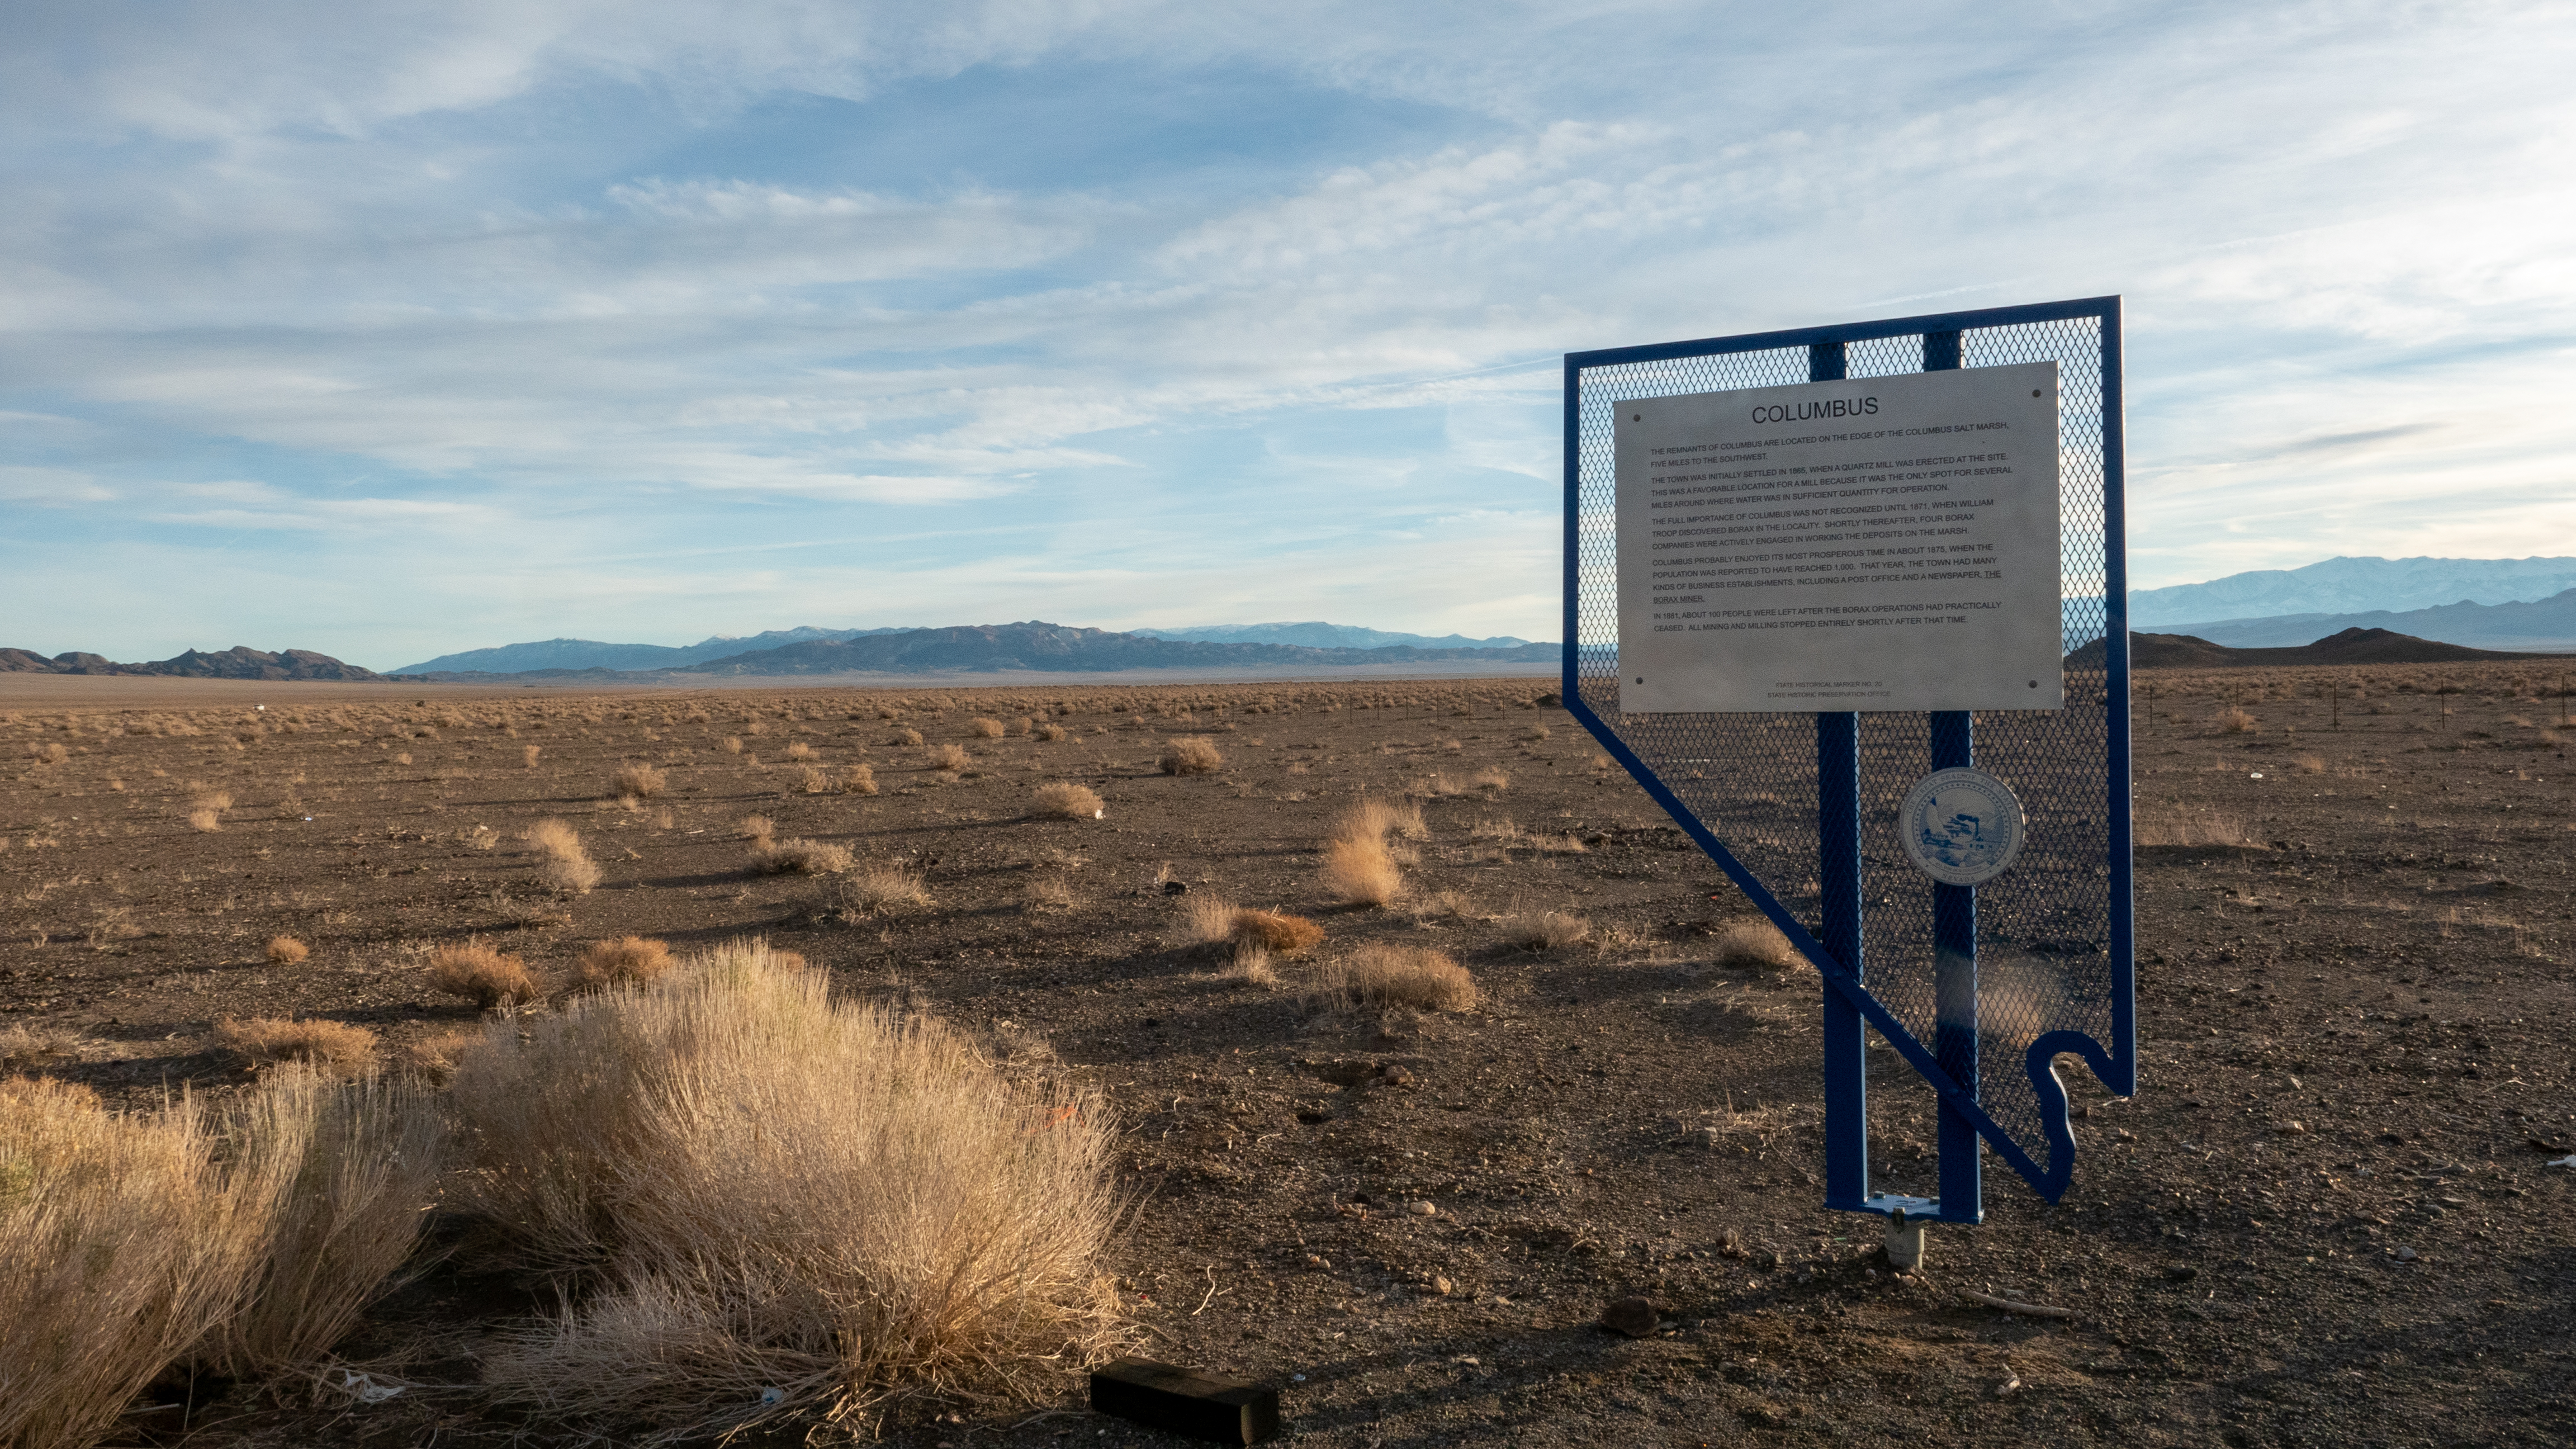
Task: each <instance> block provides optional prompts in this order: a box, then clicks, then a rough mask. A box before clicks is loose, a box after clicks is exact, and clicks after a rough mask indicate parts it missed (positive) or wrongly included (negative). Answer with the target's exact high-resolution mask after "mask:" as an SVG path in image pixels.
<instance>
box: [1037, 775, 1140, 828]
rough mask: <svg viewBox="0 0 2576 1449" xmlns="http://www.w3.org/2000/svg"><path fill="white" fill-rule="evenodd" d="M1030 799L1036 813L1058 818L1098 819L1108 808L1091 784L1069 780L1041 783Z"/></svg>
mask: <svg viewBox="0 0 2576 1449" xmlns="http://www.w3.org/2000/svg"><path fill="white" fill-rule="evenodd" d="M1029 801H1030V804H1031V805H1032V806H1033V807H1034V812H1035V813H1036V814H1039V815H1044V816H1048V817H1050V818H1053V819H1056V820H1097V819H1099V818H1100V817H1101V815H1102V814H1103V813H1104V812H1105V811H1106V809H1107V807H1106V806H1104V805H1102V804H1101V802H1100V796H1099V794H1098V793H1097V792H1095V791H1093V790H1092V788H1091V787H1090V786H1088V785H1076V784H1074V783H1072V782H1071V781H1068V780H1054V781H1050V782H1048V783H1047V784H1044V785H1040V786H1039V787H1037V789H1036V790H1034V791H1032V792H1031V793H1030V795H1029ZM1122 818H1123V817H1122Z"/></svg>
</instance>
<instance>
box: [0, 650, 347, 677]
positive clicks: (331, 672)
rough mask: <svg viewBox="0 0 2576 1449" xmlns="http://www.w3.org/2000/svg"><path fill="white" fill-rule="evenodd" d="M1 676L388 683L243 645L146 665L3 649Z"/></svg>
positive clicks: (298, 654)
mask: <svg viewBox="0 0 2576 1449" xmlns="http://www.w3.org/2000/svg"><path fill="white" fill-rule="evenodd" d="M0 674H144V675H160V676H165V677H177V678H182V679H331V680H343V681H364V680H369V679H382V678H384V676H383V675H381V674H378V673H376V672H375V671H374V670H372V669H362V668H360V667H358V666H357V665H355V664H344V663H342V662H341V661H339V660H337V659H334V658H332V657H331V656H330V655H328V654H317V653H315V652H313V651H312V650H310V649H287V650H282V651H280V652H278V653H275V654H270V653H266V652H264V651H261V650H258V649H253V648H250V647H249V646H247V645H243V644H236V645H234V646H233V647H232V648H230V649H225V650H221V651H219V652H216V653H212V654H209V653H205V652H203V651H200V650H196V649H191V650H188V651H187V652H186V653H184V654H179V655H176V656H174V657H172V658H169V659H161V660H155V661H153V662H151V663H147V664H119V663H117V662H116V661H115V660H113V659H108V658H105V657H103V656H100V655H97V654H85V653H81V652H79V651H77V650H74V651H71V652H68V653H63V654H57V655H55V656H53V657H52V658H50V659H48V658H46V657H45V656H44V655H42V654H38V653H37V652H35V651H34V650H32V649H0Z"/></svg>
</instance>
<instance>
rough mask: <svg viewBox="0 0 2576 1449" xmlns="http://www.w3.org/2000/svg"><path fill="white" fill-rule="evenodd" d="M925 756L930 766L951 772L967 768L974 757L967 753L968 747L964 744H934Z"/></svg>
mask: <svg viewBox="0 0 2576 1449" xmlns="http://www.w3.org/2000/svg"><path fill="white" fill-rule="evenodd" d="M923 758H924V759H925V760H927V761H928V762H929V765H930V768H932V769H934V770H946V771H948V772H949V773H950V774H955V773H957V772H959V771H961V770H963V769H965V768H966V767H967V765H969V764H970V763H972V762H973V758H972V757H971V756H969V755H968V754H967V753H966V747H965V746H963V745H932V746H931V747H930V751H929V753H928V754H926V755H925V756H923Z"/></svg>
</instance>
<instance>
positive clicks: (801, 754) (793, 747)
mask: <svg viewBox="0 0 2576 1449" xmlns="http://www.w3.org/2000/svg"><path fill="white" fill-rule="evenodd" d="M787 758H789V759H791V760H794V761H796V762H798V763H799V764H802V763H803V762H805V761H807V760H810V759H812V758H814V747H813V746H812V745H809V744H807V743H805V742H804V741H803V740H797V741H794V742H792V743H790V744H789V745H788V746H787Z"/></svg>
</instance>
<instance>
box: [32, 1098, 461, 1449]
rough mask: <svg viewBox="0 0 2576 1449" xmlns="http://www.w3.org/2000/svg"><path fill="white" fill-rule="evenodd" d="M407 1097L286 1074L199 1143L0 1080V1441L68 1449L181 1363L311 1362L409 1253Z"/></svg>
mask: <svg viewBox="0 0 2576 1449" xmlns="http://www.w3.org/2000/svg"><path fill="white" fill-rule="evenodd" d="M440 1135H441V1127H440V1119H439V1117H438V1115H437V1113H436V1112H435V1110H433V1109H432V1108H431V1107H430V1106H429V1104H428V1103H427V1102H426V1100H425V1099H423V1098H422V1097H421V1096H420V1095H419V1094H418V1092H417V1090H416V1089H414V1088H411V1087H408V1086H405V1085H402V1084H399V1083H386V1082H382V1081H376V1080H365V1081H360V1082H356V1083H335V1082H329V1081H326V1080H325V1079H324V1078H323V1077H321V1076H320V1075H319V1074H317V1073H314V1072H312V1071H310V1070H309V1069H306V1068H302V1067H288V1068H285V1069H283V1070H281V1071H280V1072H278V1073H277V1074H275V1075H274V1076H272V1077H271V1078H270V1079H269V1080H268V1081H267V1082H266V1083H265V1084H264V1085H263V1086H262V1087H261V1088H260V1090H259V1091H257V1092H254V1093H250V1094H246V1095H245V1096H243V1097H242V1098H239V1099H237V1100H236V1102H235V1104H234V1105H233V1106H232V1108H231V1109H229V1110H228V1111H227V1112H225V1113H224V1114H223V1116H222V1117H221V1119H220V1120H219V1126H218V1127H217V1128H216V1129H215V1130H209V1127H208V1119H207V1115H206V1114H205V1113H204V1112H203V1111H201V1110H200V1109H199V1107H198V1106H197V1104H196V1103H195V1102H194V1101H192V1100H191V1099H189V1098H186V1097H182V1098H181V1099H180V1100H179V1101H178V1102H177V1103H176V1104H175V1105H173V1106H171V1107H169V1108H166V1109H164V1110H163V1111H160V1112H155V1113H132V1114H126V1113H114V1112H109V1111H107V1110H105V1109H104V1108H102V1107H101V1106H100V1105H99V1102H98V1099H97V1097H96V1096H95V1095H93V1094H92V1093H90V1092H88V1091H86V1090H85V1089H82V1088H78V1087H67V1086H63V1085H61V1084H57V1083H51V1082H36V1081H23V1080H21V1081H8V1082H0V1444H5V1445H9V1446H11V1449H78V1446H81V1445H85V1444H89V1443H93V1442H95V1441H96V1440H97V1439H98V1438H100V1437H101V1436H102V1435H103V1433H104V1432H105V1431H106V1430H107V1429H108V1428H110V1427H111V1426H113V1425H114V1423H115V1421H116V1420H117V1418H118V1417H119V1415H120V1413H121V1411H122V1410H123V1409H124V1407H125V1404H126V1402H127V1400H128V1399H129V1398H131V1397H132V1395H133V1393H134V1391H135V1390H137V1389H139V1388H141V1387H142V1386H143V1385H144V1384H146V1383H148V1382H149V1381H151V1379H153V1378H154V1377H155V1376H156V1375H158V1374H159V1373H161V1372H162V1371H163V1370H164V1369H166V1368H168V1367H169V1366H170V1365H172V1364H173V1363H175V1362H178V1361H180V1360H182V1359H185V1360H188V1361H190V1362H192V1363H195V1364H202V1365H205V1366H206V1367H208V1368H210V1369H213V1370H215V1371H217V1372H222V1373H229V1374H236V1375H241V1374H249V1373H269V1372H274V1371H276V1370H279V1369H282V1368H286V1367H289V1366H291V1365H294V1364H298V1363H302V1362H307V1361H310V1360H311V1359H313V1358H314V1357H317V1356H318V1355H320V1354H321V1353H323V1352H325V1351H327V1350H328V1349H329V1348H330V1347H331V1345H332V1344H334V1343H336V1342H337V1341H338V1340H339V1339H340V1338H342V1337H344V1336H345V1335H346V1333H347V1331H348V1330H349V1328H350V1327H351V1326H353V1325H354V1324H355V1322H356V1320H357V1317H358V1314H359V1313H360V1312H361V1311H362V1310H363V1309H364V1308H365V1306H366V1304H367V1303H368V1302H369V1301H370V1300H372V1299H373V1298H375V1297H376V1296H377V1295H378V1294H379V1293H380V1292H381V1291H382V1289H383V1287H384V1284H385V1282H386V1280H387V1278H388V1276H389V1275H391V1274H392V1273H394V1272H395V1271H397V1270H398V1268H399V1267H400V1265H401V1264H402V1263H403V1262H404V1261H405V1260H406V1259H407V1258H409V1257H410V1256H411V1251H412V1247H413V1245H414V1243H415V1241H416V1239H417V1237H418V1234H419V1231H420V1228H421V1226H422V1224H423V1223H424V1222H425V1220H426V1216H427V1215H426V1214H425V1213H424V1212H423V1211H422V1208H424V1207H425V1206H426V1205H427V1204H428V1201H429V1197H430V1188H431V1184H432V1182H433V1181H434V1179H435V1177H436V1175H437V1173H438V1171H439V1138H440Z"/></svg>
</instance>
